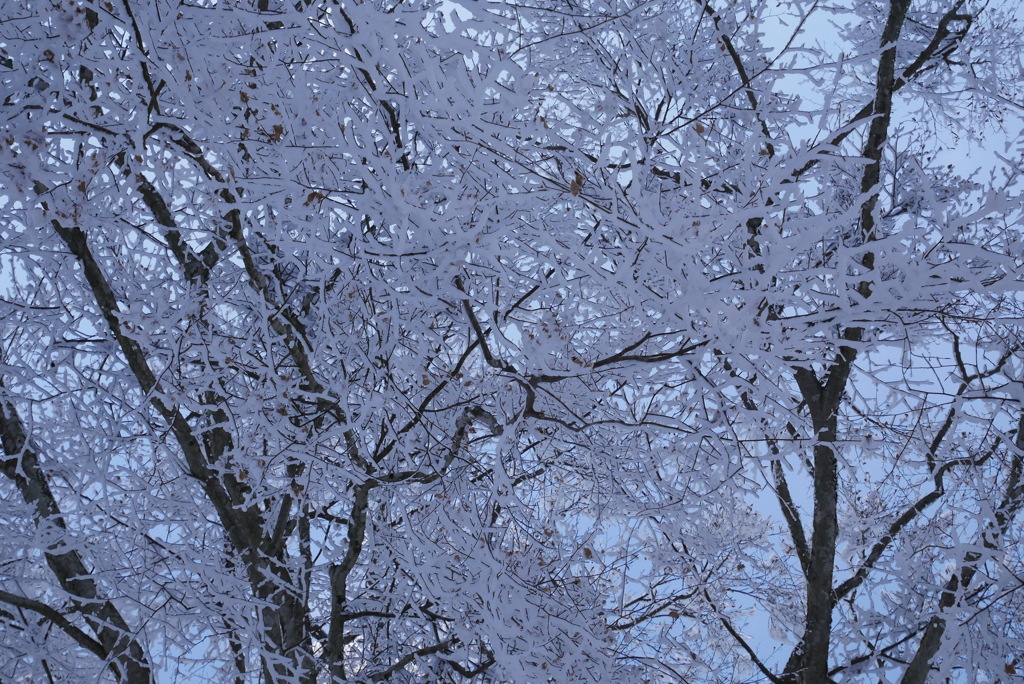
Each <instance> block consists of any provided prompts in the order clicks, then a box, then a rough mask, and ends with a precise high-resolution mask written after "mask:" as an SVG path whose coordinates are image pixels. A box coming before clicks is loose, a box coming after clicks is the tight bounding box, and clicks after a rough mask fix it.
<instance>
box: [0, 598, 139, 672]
mask: <svg viewBox="0 0 1024 684" xmlns="http://www.w3.org/2000/svg"><path fill="white" fill-rule="evenodd" d="M0 601H3V602H4V603H6V604H9V605H12V606H17V607H18V608H24V609H26V610H31V611H32V612H34V613H38V614H39V615H42V616H43V617H44V618H46V619H47V620H49V621H50V622H52V623H53V624H54V625H56V626H57V627H59V628H60V629H61V631H63V632H64V633H65V634H67V635H68V636H69V637H71V638H72V639H74V640H75V643H77V644H78V645H79V646H81V647H82V648H84V649H85V650H87V651H89V652H90V653H92V654H93V655H95V656H96V657H97V658H99V659H100V660H106V659H107V656H108V653H107V649H105V648H104V647H103V644H101V643H100V642H98V641H96V640H95V639H93V638H92V637H91V636H89V635H88V634H86V633H85V632H83V631H82V630H80V629H79V628H78V627H75V626H74V625H73V624H71V622H70V621H69V620H68V619H67V618H66V617H64V616H63V615H62V614H61V613H60V612H59V611H57V610H54V609H53V608H51V607H50V606H48V605H46V604H45V603H42V602H41V601H36V600H34V599H30V598H26V597H24V596H18V595H17V594H12V593H10V592H7V591H4V590H3V589H0ZM145 681H149V680H148V679H146V680H145Z"/></svg>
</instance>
